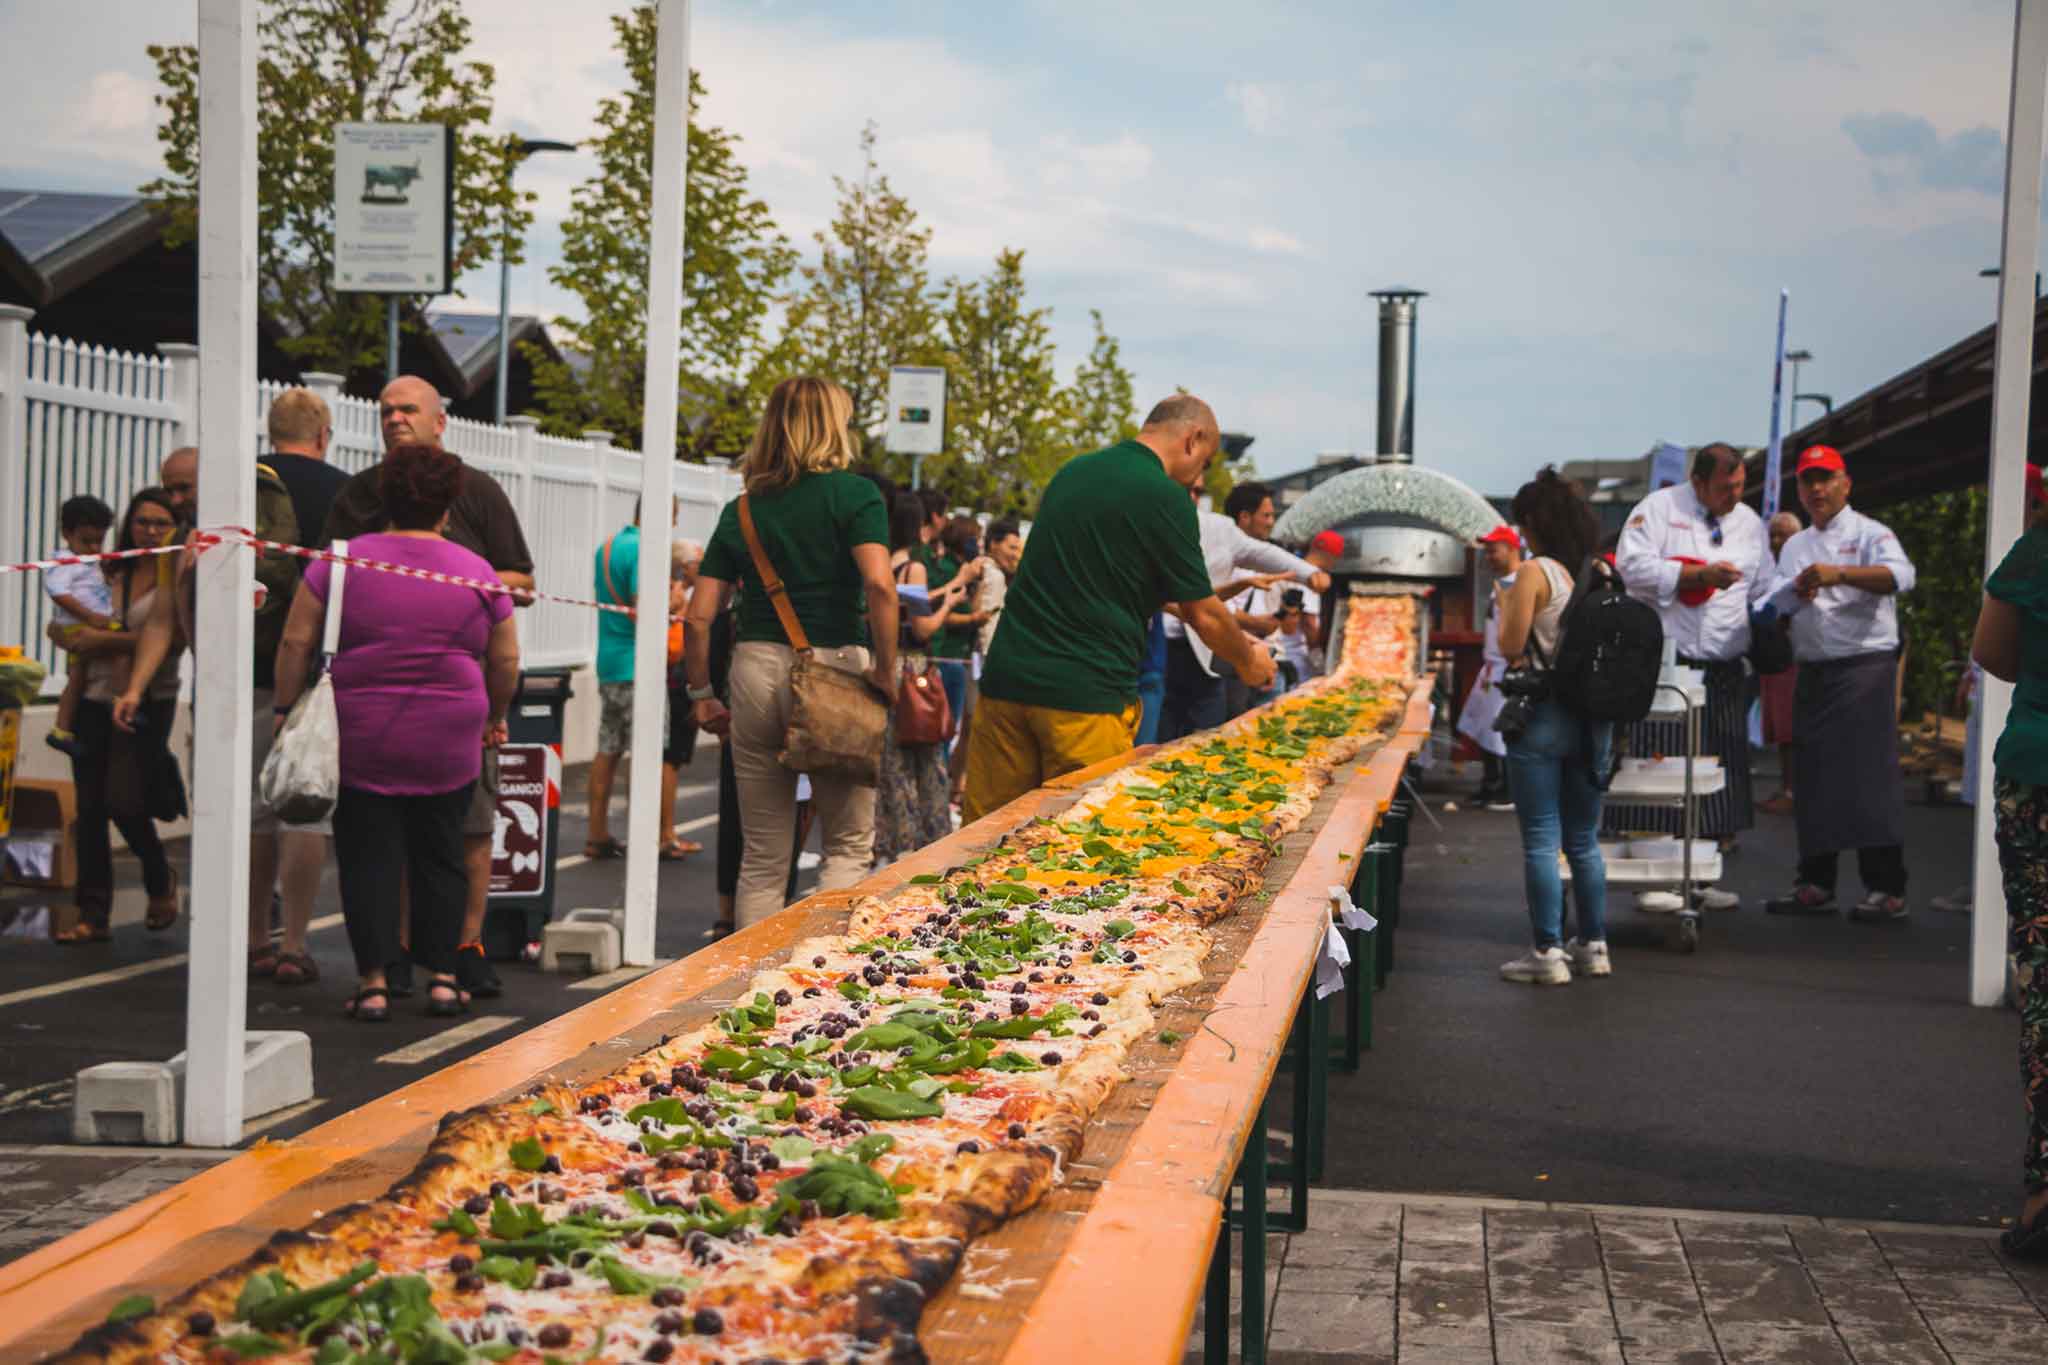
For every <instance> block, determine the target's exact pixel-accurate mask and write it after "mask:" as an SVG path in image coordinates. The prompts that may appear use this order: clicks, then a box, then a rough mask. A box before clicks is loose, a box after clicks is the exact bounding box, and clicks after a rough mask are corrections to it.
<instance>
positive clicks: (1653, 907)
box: [1636, 891, 1685, 915]
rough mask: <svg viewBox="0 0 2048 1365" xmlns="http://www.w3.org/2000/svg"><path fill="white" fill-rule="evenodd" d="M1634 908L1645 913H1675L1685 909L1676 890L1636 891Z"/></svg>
mask: <svg viewBox="0 0 2048 1365" xmlns="http://www.w3.org/2000/svg"><path fill="white" fill-rule="evenodd" d="M1636 909H1638V910H1640V911H1642V912H1643V913H1644V914H1646V915H1675V914H1677V913H1678V912H1679V911H1681V910H1683V909H1685V902H1684V900H1682V899H1680V897H1679V895H1678V893H1677V892H1676V891H1638V892H1636Z"/></svg>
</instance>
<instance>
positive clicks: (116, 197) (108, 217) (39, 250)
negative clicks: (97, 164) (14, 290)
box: [0, 188, 163, 306]
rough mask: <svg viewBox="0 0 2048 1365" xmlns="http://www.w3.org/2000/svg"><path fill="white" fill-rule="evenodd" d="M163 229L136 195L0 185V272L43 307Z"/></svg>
mask: <svg viewBox="0 0 2048 1365" xmlns="http://www.w3.org/2000/svg"><path fill="white" fill-rule="evenodd" d="M162 228H163V224H162V215H161V214H160V213H159V212H158V211H157V210H156V209H154V208H152V207H151V205H150V203H149V201H148V200H146V199H144V198H142V197H141V196H140V195H134V194H77V193H71V192H68V191H49V190H24V189H5V188H0V270H5V271H6V272H7V273H8V274H9V275H11V276H12V277H14V280H15V282H16V283H17V284H18V285H19V286H20V287H21V289H22V291H23V292H24V293H25V294H27V295H28V297H29V298H30V299H32V300H34V302H35V303H36V305H37V306H42V305H45V304H49V303H53V302H55V301H56V300H58V299H60V298H62V297H63V296H64V295H65V294H66V293H68V292H69V291H71V290H72V289H75V288H77V287H78V286H79V285H80V284H83V283H85V282H86V281H88V280H90V279H92V278H93V277H94V276H96V275H98V274H100V273H101V272H102V271H105V270H107V269H108V268H110V267H111V266H114V265H118V264H119V263H120V262H121V261H123V260H126V259H127V258H128V257H130V256H133V255H134V254H135V253H136V252H138V251H141V250H142V249H143V248H145V247H147V246H149V245H150V244H151V243H153V242H155V241H156V240H157V239H158V237H159V236H160V235H161V233H162Z"/></svg>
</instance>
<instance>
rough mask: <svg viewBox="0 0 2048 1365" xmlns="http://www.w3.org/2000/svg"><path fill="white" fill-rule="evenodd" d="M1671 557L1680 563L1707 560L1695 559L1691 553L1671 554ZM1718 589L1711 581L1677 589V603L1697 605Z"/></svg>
mask: <svg viewBox="0 0 2048 1365" xmlns="http://www.w3.org/2000/svg"><path fill="white" fill-rule="evenodd" d="M1671 558H1672V559H1673V560H1674V561H1676V562H1677V563H1678V564H1680V565H1686V564H1705V563H1706V562H1707V561H1706V560H1704V559H1695V558H1694V557H1693V556H1691V555H1673V556H1671ZM1719 591H1720V589H1719V588H1716V587H1715V586H1714V585H1713V584H1711V583H1702V584H1699V585H1697V586H1695V587H1690V588H1680V589H1679V590H1678V603H1679V605H1680V606H1684V607H1697V606H1699V605H1700V604H1701V603H1702V602H1704V601H1706V600H1707V599H1708V598H1709V597H1712V596H1713V595H1714V594H1715V593H1717V592H1719Z"/></svg>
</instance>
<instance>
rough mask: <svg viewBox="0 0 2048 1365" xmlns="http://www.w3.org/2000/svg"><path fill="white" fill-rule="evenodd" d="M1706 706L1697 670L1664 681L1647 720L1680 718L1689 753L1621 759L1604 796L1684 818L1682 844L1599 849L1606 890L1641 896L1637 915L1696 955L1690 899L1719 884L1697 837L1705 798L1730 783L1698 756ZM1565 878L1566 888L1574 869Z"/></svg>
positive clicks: (1714, 857)
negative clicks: (1663, 923)
mask: <svg viewBox="0 0 2048 1365" xmlns="http://www.w3.org/2000/svg"><path fill="white" fill-rule="evenodd" d="M1706 703H1707V694H1706V684H1705V680H1704V679H1703V678H1702V677H1701V676H1700V675H1699V674H1698V672H1697V671H1696V670H1693V669H1687V668H1675V669H1672V670H1670V671H1668V672H1667V673H1666V674H1665V675H1664V676H1663V677H1660V678H1659V679H1658V680H1657V694H1656V700H1655V701H1653V702H1652V703H1651V706H1650V718H1652V719H1670V718H1672V717H1677V716H1683V717H1684V719H1685V752H1684V753H1682V754H1671V755H1664V756H1657V757H1649V758H1643V757H1632V758H1626V759H1623V760H1622V766H1621V770H1620V771H1619V772H1617V773H1616V774H1615V775H1614V781H1613V784H1612V785H1610V786H1609V787H1608V789H1607V794H1608V796H1609V797H1611V798H1614V799H1618V800H1625V801H1627V802H1629V803H1630V804H1631V805H1664V806H1670V807H1673V808H1675V809H1677V810H1679V811H1681V812H1683V814H1682V816H1681V818H1680V820H1679V829H1680V831H1681V832H1680V834H1679V837H1678V838H1677V839H1676V840H1673V839H1670V838H1668V837H1661V836H1660V837H1655V838H1647V839H1646V838H1628V839H1623V840H1618V841H1613V842H1608V843H1603V844H1602V845H1601V846H1600V851H1601V853H1602V854H1603V855H1604V856H1605V858H1606V862H1607V885H1608V887H1609V889H1614V888H1622V889H1626V890H1630V891H1636V892H1640V893H1644V894H1642V895H1639V896H1638V898H1637V900H1636V908H1637V909H1638V910H1644V911H1649V912H1651V913H1661V914H1670V915H1672V916H1673V917H1674V919H1675V928H1674V930H1673V934H1672V937H1673V939H1675V941H1676V946H1677V948H1678V950H1679V951H1680V952H1682V953H1691V952H1697V951H1698V950H1699V946H1700V923H1701V914H1700V907H1699V905H1698V904H1697V902H1696V901H1695V900H1694V898H1693V892H1694V891H1695V889H1697V888H1698V887H1701V886H1707V885H1711V884H1713V883H1714V882H1717V881H1719V880H1720V879H1721V853H1720V850H1719V849H1718V848H1716V847H1714V846H1712V845H1711V844H1709V845H1708V846H1707V847H1704V848H1702V847H1700V844H1701V842H1702V841H1701V839H1700V837H1699V803H1700V800H1701V798H1703V797H1708V796H1713V795H1716V794H1717V793H1719V792H1720V791H1721V790H1722V789H1723V788H1724V787H1725V786H1726V785H1727V781H1728V775H1727V772H1726V771H1725V770H1724V769H1723V768H1722V767H1721V764H1720V760H1719V759H1706V760H1703V759H1702V758H1701V756H1700V712H1701V710H1703V709H1704V708H1705V706H1706ZM1562 870H1563V875H1564V877H1565V880H1567V881H1569V880H1570V879H1571V868H1570V866H1569V865H1567V866H1565V867H1564V868H1563V869H1562Z"/></svg>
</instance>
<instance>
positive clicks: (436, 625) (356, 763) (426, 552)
mask: <svg viewBox="0 0 2048 1365" xmlns="http://www.w3.org/2000/svg"><path fill="white" fill-rule="evenodd" d="M348 552H349V555H350V556H351V557H352V558H353V557H357V556H360V557H361V558H364V559H375V560H381V561H383V562H384V563H387V564H403V565H407V566H409V567H412V568H416V569H429V570H432V571H434V572H436V573H445V574H452V575H454V576H456V577H458V578H475V579H481V580H483V581H485V582H491V581H493V580H495V579H496V578H497V574H496V573H495V572H494V571H493V570H492V568H491V566H490V565H489V564H487V563H485V562H484V560H483V559H482V558H481V557H480V556H478V555H475V554H472V553H471V552H470V551H468V550H465V549H463V548H462V547H461V546H460V545H455V544H452V543H450V542H448V541H445V540H426V539H422V538H420V537H416V536H394V535H374V536H358V537H357V538H356V539H354V540H352V541H350V542H349V546H348ZM332 567H333V566H331V565H329V564H325V563H318V562H316V563H313V564H309V565H307V566H306V574H305V582H306V587H307V588H308V589H309V590H310V591H311V592H312V594H313V595H314V596H315V597H317V598H319V599H320V600H321V601H322V602H323V603H324V602H325V601H326V600H327V589H328V580H329V575H330V573H331V571H332ZM511 614H512V599H511V598H510V597H507V596H505V595H504V594H503V593H486V592H483V591H481V590H479V589H476V588H463V587H457V586H455V585H454V584H451V583H428V582H424V581H422V580H420V579H417V578H402V577H400V576H399V575H397V574H389V573H379V572H377V571H375V570H371V569H350V570H349V571H348V582H347V586H346V588H345V589H344V591H343V593H342V598H341V652H340V653H339V654H337V655H336V656H335V658H334V660H333V663H332V668H333V671H334V700H335V706H336V708H337V710H338V711H339V713H340V719H341V783H342V785H343V786H345V787H356V788H360V789H361V790H364V791H373V792H381V793H383V794H385V795H387V796H431V795H434V794H436V793H439V792H448V791H454V790H455V789H456V788H458V787H460V786H463V785H464V784H466V783H469V782H474V781H475V780H476V778H477V774H478V773H479V771H481V769H482V766H483V734H484V721H485V719H486V718H487V717H488V715H489V713H490V697H489V695H488V694H487V693H486V692H485V691H484V669H483V654H484V646H485V645H486V644H487V643H488V642H489V640H490V634H491V627H492V626H494V625H496V624H497V623H498V622H500V621H502V620H504V619H505V618H506V617H507V616H510V615H511Z"/></svg>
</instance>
